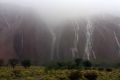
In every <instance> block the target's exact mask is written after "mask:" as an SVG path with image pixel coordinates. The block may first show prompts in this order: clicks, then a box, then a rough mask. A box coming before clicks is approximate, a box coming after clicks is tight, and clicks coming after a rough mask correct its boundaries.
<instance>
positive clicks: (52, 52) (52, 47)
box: [50, 29, 56, 60]
mask: <svg viewBox="0 0 120 80" xmlns="http://www.w3.org/2000/svg"><path fill="white" fill-rule="evenodd" d="M50 33H51V35H52V44H51V54H50V60H53V59H54V50H55V43H56V35H55V33H54V32H53V30H51V29H50Z"/></svg>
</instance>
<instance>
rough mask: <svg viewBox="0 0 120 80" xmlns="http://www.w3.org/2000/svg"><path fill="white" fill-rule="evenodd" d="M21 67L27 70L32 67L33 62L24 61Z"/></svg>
mask: <svg viewBox="0 0 120 80" xmlns="http://www.w3.org/2000/svg"><path fill="white" fill-rule="evenodd" d="M21 65H22V66H24V67H25V68H28V67H30V66H31V61H30V60H23V61H22V62H21Z"/></svg>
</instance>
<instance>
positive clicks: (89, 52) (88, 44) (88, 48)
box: [83, 20, 96, 60]
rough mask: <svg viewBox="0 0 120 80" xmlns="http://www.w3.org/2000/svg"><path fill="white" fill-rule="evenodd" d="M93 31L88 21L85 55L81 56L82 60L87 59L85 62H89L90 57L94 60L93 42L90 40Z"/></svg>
mask: <svg viewBox="0 0 120 80" xmlns="http://www.w3.org/2000/svg"><path fill="white" fill-rule="evenodd" d="M93 31H94V26H92V22H91V21H90V20H88V21H87V26H86V45H85V54H84V56H83V58H87V60H90V56H92V57H93V58H94V59H95V58H96V55H95V53H94V50H93V40H92V35H93Z"/></svg>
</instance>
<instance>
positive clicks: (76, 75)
mask: <svg viewBox="0 0 120 80" xmlns="http://www.w3.org/2000/svg"><path fill="white" fill-rule="evenodd" d="M81 76H82V75H81V74H80V72H79V71H72V72H71V73H70V75H69V76H68V77H69V79H70V80H79V79H80V77H81Z"/></svg>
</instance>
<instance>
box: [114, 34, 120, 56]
mask: <svg viewBox="0 0 120 80" xmlns="http://www.w3.org/2000/svg"><path fill="white" fill-rule="evenodd" d="M114 37H115V41H116V44H117V46H118V47H119V54H120V42H119V40H118V37H117V35H116V33H115V32H114Z"/></svg>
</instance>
